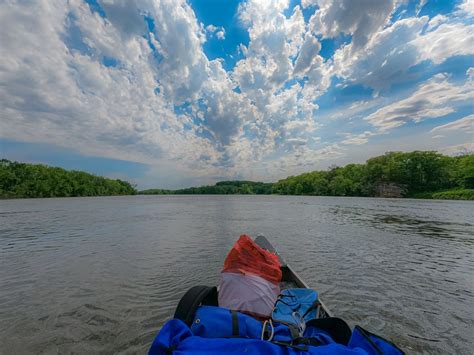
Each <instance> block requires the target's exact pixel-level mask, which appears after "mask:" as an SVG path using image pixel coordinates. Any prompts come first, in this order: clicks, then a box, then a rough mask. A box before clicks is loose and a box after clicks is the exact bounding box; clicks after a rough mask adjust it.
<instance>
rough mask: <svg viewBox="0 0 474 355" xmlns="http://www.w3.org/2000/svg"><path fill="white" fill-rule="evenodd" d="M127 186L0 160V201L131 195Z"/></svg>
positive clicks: (37, 165)
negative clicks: (8, 199)
mask: <svg viewBox="0 0 474 355" xmlns="http://www.w3.org/2000/svg"><path fill="white" fill-rule="evenodd" d="M136 192H137V191H136V190H135V188H134V187H133V186H132V185H131V184H130V183H128V182H126V181H122V180H113V179H107V178H103V177H100V176H95V175H92V174H88V173H85V172H82V171H74V170H73V171H67V170H65V169H62V168H54V167H49V166H46V165H41V164H26V163H19V162H14V161H9V160H6V159H2V160H0V198H25V197H74V196H108V195H134V194H135V193H136Z"/></svg>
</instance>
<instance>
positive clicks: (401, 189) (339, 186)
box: [0, 151, 474, 200]
mask: <svg viewBox="0 0 474 355" xmlns="http://www.w3.org/2000/svg"><path fill="white" fill-rule="evenodd" d="M136 194H141V195H171V194H176V195H181V194H219V195H224V194H225V195H229V194H245V195H247V194H257V195H270V194H276V195H309V196H353V197H398V198H403V197H408V198H428V199H453V200H474V154H466V155H461V156H456V157H450V156H445V155H442V154H439V153H437V152H433V151H414V152H408V153H404V152H388V153H385V154H384V155H381V156H377V157H374V158H371V159H368V160H367V161H366V163H365V164H348V165H346V166H344V167H337V166H336V167H331V168H329V169H328V170H324V171H313V172H308V173H304V174H301V175H297V176H290V177H287V178H285V179H282V180H279V181H277V182H275V183H267V182H254V181H221V182H218V183H216V184H215V185H211V186H200V187H190V188H185V189H178V190H166V189H148V190H143V191H138V190H137V189H136V186H134V185H132V184H131V183H129V182H127V181H123V180H119V179H116V180H114V179H108V178H104V177H100V176H96V175H93V174H89V173H86V172H82V171H75V170H72V171H68V170H65V169H62V168H58V167H49V166H46V165H41V164H28V163H20V162H14V161H9V160H6V159H2V160H0V198H3V199H5V198H44V197H78V196H115V195H136Z"/></svg>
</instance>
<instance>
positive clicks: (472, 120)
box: [430, 114, 474, 138]
mask: <svg viewBox="0 0 474 355" xmlns="http://www.w3.org/2000/svg"><path fill="white" fill-rule="evenodd" d="M444 131H463V132H464V133H474V114H472V115H469V116H466V117H463V118H461V119H459V120H456V121H453V122H449V123H446V124H444V125H441V126H437V127H435V128H433V129H432V130H431V131H430V132H431V133H435V132H436V133H439V132H441V133H442V132H444ZM433 138H434V137H433Z"/></svg>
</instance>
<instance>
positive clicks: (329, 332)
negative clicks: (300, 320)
mask: <svg viewBox="0 0 474 355" xmlns="http://www.w3.org/2000/svg"><path fill="white" fill-rule="evenodd" d="M190 291H191V292H190V294H191V295H192V296H195V295H198V297H200V298H201V300H204V302H199V301H197V300H195V299H194V300H193V301H192V302H189V300H190V299H192V297H188V298H187V300H186V297H183V299H182V301H181V302H180V304H179V305H178V308H177V310H176V313H175V319H172V320H170V321H168V322H166V323H165V325H164V326H163V328H162V329H161V331H160V332H159V333H158V335H157V336H156V338H155V340H154V341H153V344H152V345H151V347H150V350H149V354H150V355H161V354H226V353H229V354H230V353H247V354H349V355H350V354H359V355H381V354H382V355H401V354H403V352H402V351H401V350H400V349H398V348H397V347H396V346H395V345H393V344H391V343H390V342H388V341H386V340H384V339H382V338H380V337H378V336H376V335H374V334H372V333H369V332H367V331H365V330H364V329H362V328H360V327H356V328H355V329H354V331H353V332H351V331H350V328H349V327H348V326H347V324H346V323H345V322H344V321H343V320H341V319H339V318H320V319H312V320H309V321H308V322H307V323H306V326H305V329H304V332H303V333H302V334H300V335H298V336H297V337H295V335H294V333H293V332H292V331H291V329H290V327H289V326H288V325H286V324H282V323H278V322H273V321H267V322H264V323H262V322H261V321H259V320H257V319H255V318H253V317H251V316H248V315H246V314H243V313H240V312H236V311H231V310H229V309H226V308H222V307H218V306H216V305H213V304H216V302H214V301H213V298H214V297H209V294H211V295H212V294H213V292H215V290H213V289H211V288H207V289H205V288H201V289H199V288H196V287H195V288H193V289H191V290H190ZM202 303H204V305H202Z"/></svg>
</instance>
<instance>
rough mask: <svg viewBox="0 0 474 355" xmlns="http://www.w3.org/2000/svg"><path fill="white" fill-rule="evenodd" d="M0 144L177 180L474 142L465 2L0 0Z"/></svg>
mask: <svg viewBox="0 0 474 355" xmlns="http://www.w3.org/2000/svg"><path fill="white" fill-rule="evenodd" d="M0 19H1V21H2V24H4V26H5V27H6V28H9V31H2V32H1V34H0V36H1V41H0V42H1V46H2V59H1V62H0V105H1V108H2V109H1V121H0V155H1V157H4V158H7V159H13V160H19V161H25V162H39V163H44V164H48V165H53V166H62V167H65V168H67V169H80V170H85V171H89V172H92V173H95V174H100V175H104V176H108V177H116V178H121V179H127V180H129V181H131V182H133V183H135V184H137V185H138V187H139V188H148V187H163V188H177V187H183V186H190V185H201V184H210V183H214V182H216V181H218V180H223V179H252V180H262V181H275V180H278V179H280V178H283V177H286V176H288V175H295V174H298V173H301V172H304V171H311V170H315V169H325V168H327V167H328V166H331V165H334V164H336V165H343V164H346V163H349V162H363V161H365V160H366V159H367V158H369V157H371V156H375V155H379V154H383V153H384V152H386V151H393V150H402V151H409V150H415V149H423V150H437V151H440V152H442V153H445V154H460V153H465V152H472V151H474V127H473V126H474V108H473V102H474V90H473V88H474V1H473V0H459V1H448V0H445V1H439V0H436V1H435V0H420V1H398V0H364V1H357V0H340V1H329V0H291V1H287V0H274V1H267V0H247V1H239V0H228V1H220V0H188V1H184V0H173V1H172V0H161V1H157V0H134V1H125V0H87V1H83V0H73V1H70V2H68V3H67V4H65V3H63V2H61V1H59V2H50V1H30V2H22V1H18V2H15V1H13V2H10V3H8V4H1V5H0Z"/></svg>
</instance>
